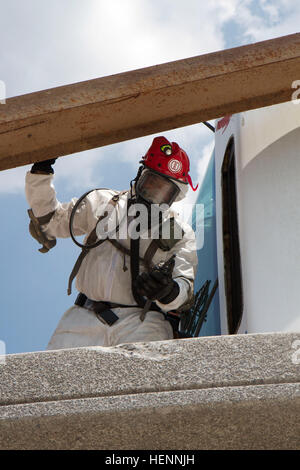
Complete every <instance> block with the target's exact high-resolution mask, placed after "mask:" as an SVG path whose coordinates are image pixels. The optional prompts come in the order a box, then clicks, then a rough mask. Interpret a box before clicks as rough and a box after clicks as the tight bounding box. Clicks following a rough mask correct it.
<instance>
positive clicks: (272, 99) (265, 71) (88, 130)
mask: <svg viewBox="0 0 300 470" xmlns="http://www.w3.org/2000/svg"><path fill="white" fill-rule="evenodd" d="M298 79H300V33H297V34H292V35H289V36H285V37H280V38H276V39H272V40H269V41H263V42H260V43H256V44H250V45H246V46H242V47H237V48H233V49H228V50H223V51H219V52H215V53H211V54H205V55H202V56H197V57H192V58H188V59H184V60H179V61H175V62H170V63H166V64H162V65H158V66H153V67H148V68H144V69H140V70H134V71H131V72H125V73H121V74H117V75H112V76H107V77H103V78H99V79H94V80H89V81H85V82H81V83H76V84H72V85H67V86H61V87H58V88H53V89H49V90H44V91H40V92H36V93H30V94H27V95H23V96H18V97H14V98H9V99H7V100H6V104H0V136H1V139H0V170H5V169H8V168H14V167H17V166H21V165H25V164H29V163H32V162H34V161H40V160H45V159H47V158H53V157H58V156H63V155H68V154H72V153H74V152H80V151H83V150H87V149H91V148H95V147H101V146H104V145H109V144H113V143H115V142H120V141H124V140H128V139H133V138H137V137H141V136H144V135H149V134H153V133H157V132H163V131H166V130H169V129H174V128H177V127H182V126H187V125H190V124H195V123H197V122H202V121H205V120H210V119H214V118H218V117H221V116H224V115H226V114H229V113H230V114H232V113H237V112H241V111H245V110H247V109H253V108H259V107H263V106H268V105H272V104H276V103H281V102H284V101H288V100H290V99H291V95H292V92H293V91H294V90H293V89H292V88H291V84H292V82H293V81H294V80H298Z"/></svg>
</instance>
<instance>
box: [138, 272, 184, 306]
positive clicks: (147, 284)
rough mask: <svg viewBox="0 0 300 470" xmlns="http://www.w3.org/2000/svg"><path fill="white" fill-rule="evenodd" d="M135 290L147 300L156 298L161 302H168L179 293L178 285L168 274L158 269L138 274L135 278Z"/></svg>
mask: <svg viewBox="0 0 300 470" xmlns="http://www.w3.org/2000/svg"><path fill="white" fill-rule="evenodd" d="M136 290H137V292H138V293H139V294H140V295H142V296H144V297H147V298H148V299H149V300H158V301H159V302H161V303H162V304H169V303H170V302H172V301H173V300H174V299H176V297H177V296H178V294H179V285H178V284H177V282H175V281H174V280H173V279H172V276H171V275H170V274H166V273H164V272H162V271H159V270H154V271H152V272H150V273H146V272H144V273H142V274H139V275H138V277H137V279H136Z"/></svg>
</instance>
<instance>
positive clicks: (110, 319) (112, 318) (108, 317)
mask: <svg viewBox="0 0 300 470" xmlns="http://www.w3.org/2000/svg"><path fill="white" fill-rule="evenodd" d="M95 314H96V317H97V318H98V319H99V320H100V321H101V320H104V322H105V323H106V324H107V325H109V326H111V325H113V324H114V323H116V321H118V320H119V317H118V315H116V314H115V313H114V312H113V311H112V310H103V311H102V312H97V311H96V310H95Z"/></svg>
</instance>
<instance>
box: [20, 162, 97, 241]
mask: <svg viewBox="0 0 300 470" xmlns="http://www.w3.org/2000/svg"><path fill="white" fill-rule="evenodd" d="M25 194H26V199H27V202H28V204H29V206H30V207H31V209H32V211H33V214H34V215H35V217H42V216H45V215H47V214H49V213H51V212H54V213H53V216H52V218H51V220H50V222H49V223H47V224H46V225H43V226H42V230H43V232H44V233H45V235H46V236H47V237H48V238H50V239H51V238H56V237H58V238H66V237H69V236H70V230H69V221H70V215H71V212H72V209H73V207H74V205H75V204H76V202H77V200H78V199H77V198H73V199H71V201H70V202H65V203H61V202H59V201H58V199H57V197H56V191H55V188H54V184H53V175H43V174H33V173H30V171H29V172H27V174H26V180H25ZM101 202H102V204H103V203H104V201H101V197H100V193H99V191H94V192H93V193H91V194H89V195H88V196H87V197H86V198H85V199H84V200H83V201H82V203H81V204H80V205H79V207H78V209H77V210H76V214H75V217H74V224H73V232H74V235H75V236H80V235H84V234H86V233H89V232H91V230H93V228H94V227H95V225H96V223H97V220H98V217H97V211H96V208H98V209H99V207H101Z"/></svg>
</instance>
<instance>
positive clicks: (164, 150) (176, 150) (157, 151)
mask: <svg viewBox="0 0 300 470" xmlns="http://www.w3.org/2000/svg"><path fill="white" fill-rule="evenodd" d="M141 163H143V164H144V166H145V167H146V168H149V169H151V170H153V171H155V172H157V173H159V174H161V175H163V176H166V177H167V178H172V179H174V180H177V181H178V182H181V183H185V184H188V183H189V185H190V186H191V188H192V189H193V191H196V189H197V187H198V185H197V186H196V188H194V187H193V184H192V180H191V177H190V175H189V171H190V161H189V157H188V156H187V154H186V153H185V151H184V150H182V149H181V148H180V147H179V145H178V144H177V143H176V142H169V141H168V140H167V139H166V138H165V137H162V136H161V137H155V138H154V139H153V142H152V145H151V147H150V148H149V150H148V151H147V153H146V155H145V156H144V157H143V159H142V161H141Z"/></svg>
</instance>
